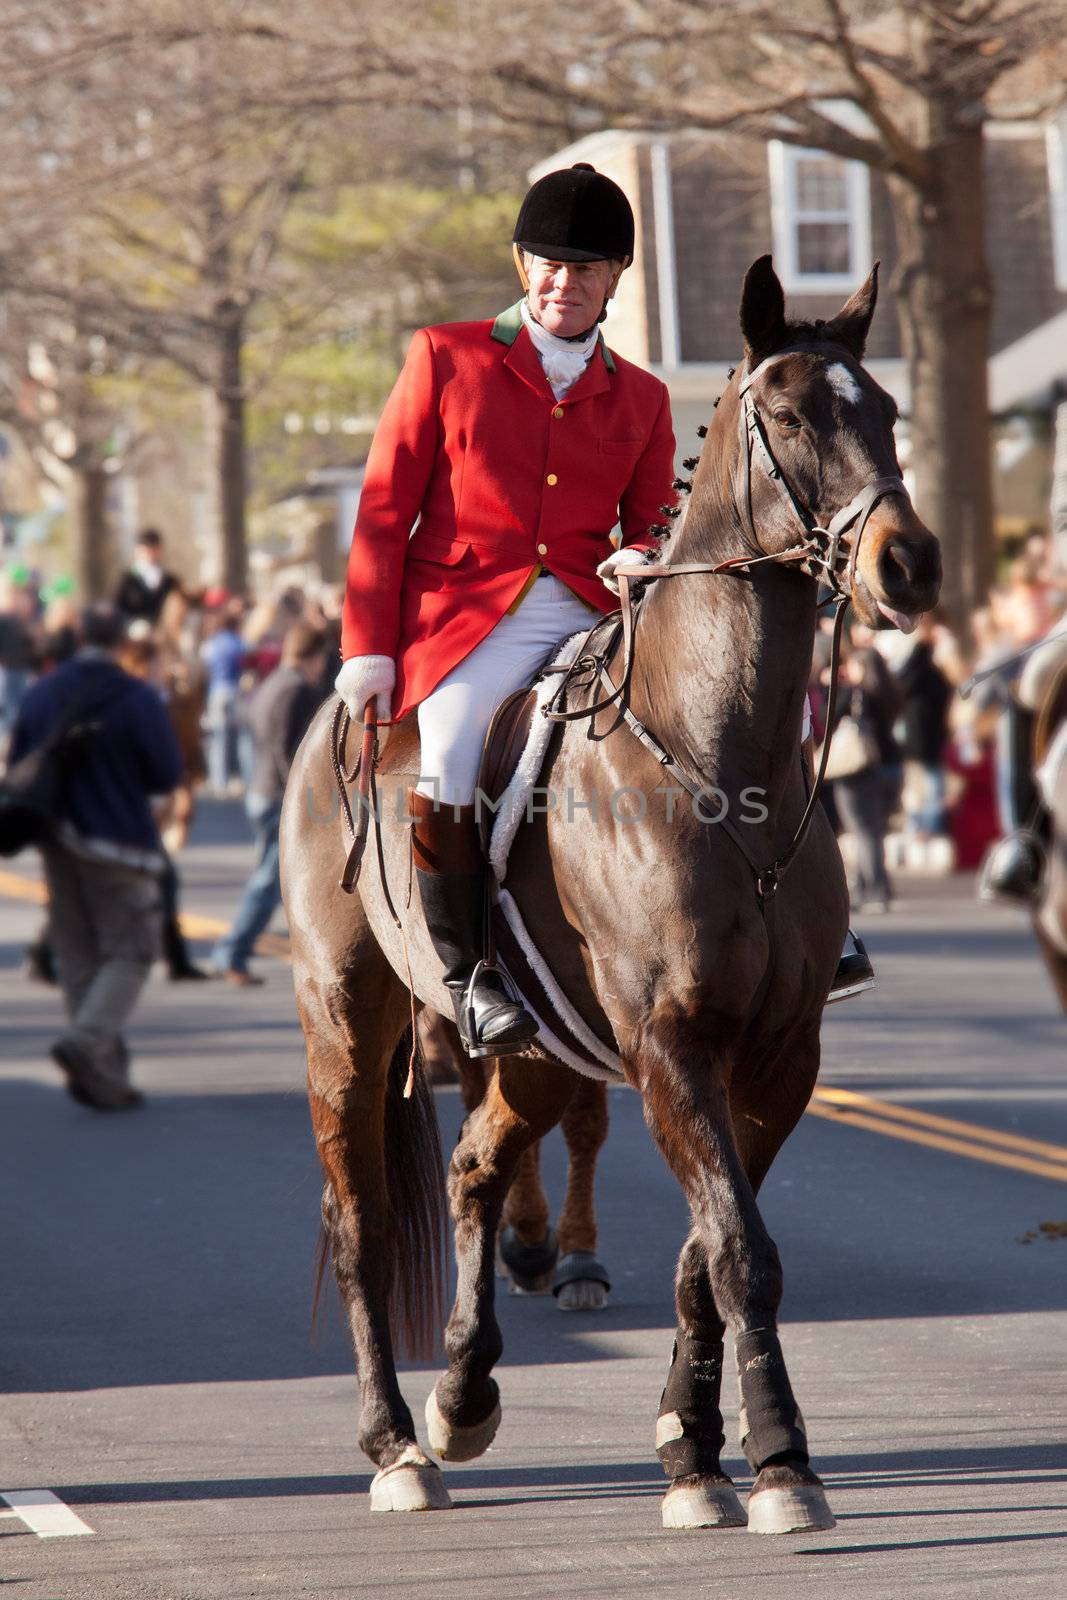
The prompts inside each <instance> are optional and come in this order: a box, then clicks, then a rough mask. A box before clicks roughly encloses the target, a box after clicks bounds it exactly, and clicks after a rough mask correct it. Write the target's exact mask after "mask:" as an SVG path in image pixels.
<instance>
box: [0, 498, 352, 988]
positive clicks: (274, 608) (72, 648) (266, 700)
mask: <svg viewBox="0 0 1067 1600" xmlns="http://www.w3.org/2000/svg"><path fill="white" fill-rule="evenodd" d="M340 605H341V592H340V590H339V589H336V588H329V587H322V588H319V589H317V590H315V591H314V592H305V591H304V590H302V589H300V588H297V587H294V586H289V587H283V588H279V589H278V590H277V591H276V592H275V593H272V594H269V595H267V596H266V597H264V598H263V599H261V600H260V601H258V602H257V603H256V604H255V605H251V604H249V602H248V601H247V600H246V599H244V598H243V597H241V596H237V595H231V594H229V593H227V592H226V591H225V590H224V589H222V588H221V587H218V586H214V587H206V588H197V587H191V586H187V585H185V584H183V583H182V582H181V581H179V579H178V577H177V576H176V575H175V574H174V573H173V572H172V571H171V570H170V569H169V568H168V565H167V562H166V554H165V549H164V543H163V540H162V538H161V536H160V535H159V534H158V533H157V532H156V531H155V530H153V529H148V530H146V531H145V532H144V533H143V534H142V535H141V536H140V538H139V539H138V541H137V545H136V548H135V551H134V559H133V561H132V563H131V565H130V567H129V568H128V570H127V571H126V572H124V573H123V574H122V577H121V579H120V580H119V582H118V584H117V586H116V589H115V592H114V594H113V596H112V597H111V600H110V603H109V604H108V605H105V606H104V607H103V610H104V611H109V612H110V613H111V614H112V616H113V618H114V622H115V643H114V648H113V650H112V651H111V652H110V653H111V655H112V657H113V659H114V662H115V665H116V666H117V667H118V668H119V669H121V673H122V675H123V679H124V681H125V680H126V679H130V678H132V679H138V680H140V681H141V682H142V683H143V684H145V685H147V686H148V687H149V688H150V689H152V690H153V691H154V694H155V695H156V696H158V702H159V703H161V705H162V706H163V707H164V708H165V711H166V720H167V721H168V722H169V726H170V731H171V733H172V734H173V736H174V740H175V743H176V746H177V748H178V750H179V751H180V756H181V763H180V770H179V772H178V774H177V777H176V781H175V782H174V783H173V784H170V785H168V793H167V794H165V795H161V796H159V797H158V798H157V799H156V801H155V802H154V803H153V813H154V814H153V824H154V828H155V829H156V830H158V842H159V846H160V850H159V862H158V866H157V868H156V876H157V878H158V883H159V889H160V896H159V897H160V899H161V907H160V909H161V912H162V918H161V940H162V945H161V952H160V953H161V954H162V955H163V956H164V957H165V959H166V962H167V967H168V971H169V974H170V976H171V977H172V978H174V979H196V978H203V977H206V976H209V975H218V976H220V977H223V978H226V979H228V980H229V981H230V982H232V983H234V984H237V985H239V986H242V987H243V986H246V985H248V984H251V983H255V982H257V981H258V980H257V979H256V978H255V977H254V976H253V974H252V973H251V971H250V970H249V966H248V956H249V954H250V952H251V950H252V947H253V945H254V943H255V939H256V937H257V936H258V934H259V933H260V932H261V931H262V930H263V928H265V927H266V925H267V923H268V922H269V920H270V917H271V915H272V913H273V911H274V909H275V908H276V906H277V903H278V899H279V894H280V890H279V885H278V863H277V831H278V816H279V812H280V802H281V795H282V790H283V788H284V783H285V777H286V774H287V772H288V764H289V762H290V761H291V759H292V756H293V754H294V753H295V750H296V747H297V745H298V744H299V742H300V739H301V737H302V736H303V733H304V730H305V728H306V726H307V724H308V722H309V721H310V718H311V716H312V715H313V714H314V711H315V709H316V708H317V706H318V705H319V704H320V703H321V701H322V700H323V699H324V698H325V696H326V695H327V694H328V693H330V692H331V690H332V687H333V678H334V676H335V674H336V671H337V664H338V661H339V659H340V632H341V626H340ZM98 609H99V608H98ZM92 615H93V612H92V608H90V610H89V611H84V610H82V609H80V608H79V606H78V605H77V603H76V600H75V597H74V596H73V595H72V594H71V593H69V592H59V593H57V592H55V591H54V590H53V591H49V590H48V589H47V588H42V586H41V585H40V584H39V583H38V582H36V581H34V578H33V576H32V575H31V574H28V573H27V572H26V571H24V570H17V571H15V572H11V573H7V574H0V769H2V767H3V764H4V761H5V758H6V756H7V753H8V751H9V747H11V748H13V746H12V741H13V740H16V741H18V740H21V739H22V736H23V724H24V723H25V721H26V718H25V716H24V715H23V716H20V712H21V708H23V707H25V706H26V705H27V703H28V702H27V696H29V695H31V693H32V692H33V691H34V689H35V686H37V685H40V684H43V683H45V682H48V681H51V679H52V678H53V675H54V674H56V673H57V672H60V671H62V670H64V669H66V668H67V667H68V666H69V667H71V668H72V669H78V668H79V663H80V662H81V661H82V659H83V658H85V657H86V656H91V655H92V654H93V647H92V644H91V641H90V640H89V639H88V637H87V634H86V631H85V630H86V626H87V625H88V624H90V623H91V618H92ZM97 620H98V621H99V618H98V619H97ZM56 681H58V679H57V680H56ZM205 793H206V794H208V795H212V796H217V797H220V798H222V797H238V796H240V797H242V798H243V800H244V803H245V807H246V810H247V812H248V816H249V820H250V823H251V826H252V834H253V838H254V840H255V843H256V849H257V861H256V867H255V870H254V871H253V873H252V876H251V878H250V880H249V883H248V885H247V886H246V889H245V891H244V893H243V895H242V897H241V901H240V904H239V905H238V907H237V909H236V913H235V918H234V923H233V927H232V928H231V929H230V931H229V932H228V933H227V934H225V935H223V937H222V938H220V939H219V941H218V943H217V945H216V946H215V948H214V950H213V952H212V957H211V963H210V968H209V970H208V971H205V970H204V969H203V968H201V967H198V966H197V965H196V964H195V962H194V961H193V959H192V956H191V953H190V950H189V948H188V945H187V943H186V941H185V939H184V937H183V934H182V927H181V922H180V919H179V916H178V903H179V878H178V872H177V868H176V863H175V856H176V853H177V852H178V851H179V850H180V849H181V847H182V845H183V844H184V843H185V840H186V838H187V836H188V831H189V827H190V824H191V822H192V819H193V815H194V812H195V808H196V803H197V797H198V796H199V795H200V794H205ZM56 943H57V941H56V939H55V933H54V928H50V927H49V926H47V925H46V926H45V928H43V929H42V931H41V935H40V937H39V938H38V939H37V940H36V941H35V943H34V945H33V946H32V947H31V950H30V951H29V953H28V970H29V971H30V973H31V975H32V976H36V977H39V978H42V979H45V980H50V981H51V980H54V979H55V978H56V977H57V976H61V974H59V973H58V971H57V966H58V963H57V962H56V960H55V955H56ZM61 959H62V958H61ZM68 965H69V962H68Z"/></svg>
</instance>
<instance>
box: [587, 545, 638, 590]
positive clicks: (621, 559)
mask: <svg viewBox="0 0 1067 1600" xmlns="http://www.w3.org/2000/svg"><path fill="white" fill-rule="evenodd" d="M651 560H652V553H651V551H649V550H635V549H634V547H633V546H632V545H628V546H626V547H625V548H624V549H622V550H613V551H612V552H611V554H610V556H608V557H607V559H606V560H604V561H602V562H601V563H600V565H599V567H597V569H596V575H597V577H598V578H599V579H600V581H601V583H602V584H603V585H604V587H605V588H606V589H610V590H611V592H612V594H618V592H619V585H618V584H617V583H616V581H615V578H614V572H615V569H616V567H647V566H648V563H649V562H650V561H651Z"/></svg>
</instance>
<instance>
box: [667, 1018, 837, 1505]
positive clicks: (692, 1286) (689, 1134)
mask: <svg viewBox="0 0 1067 1600" xmlns="http://www.w3.org/2000/svg"><path fill="white" fill-rule="evenodd" d="M653 1039H654V1040H655V1035H654V1034H653ZM656 1044H658V1045H659V1048H655V1045H656ZM653 1048H654V1055H651V1059H650V1060H649V1062H648V1065H647V1067H646V1069H645V1070H644V1071H640V1070H638V1073H637V1077H638V1080H639V1081H642V1080H643V1083H644V1089H645V1115H646V1119H647V1121H648V1125H649V1128H650V1130H651V1132H652V1135H653V1137H654V1138H655V1140H656V1142H657V1144H658V1145H659V1147H660V1149H661V1150H662V1152H663V1154H664V1156H665V1158H666V1160H667V1162H668V1163H669V1165H670V1167H671V1169H672V1171H673V1172H674V1174H675V1176H676V1177H677V1178H678V1180H679V1182H680V1183H681V1185H682V1188H683V1190H684V1191H685V1195H686V1198H687V1199H688V1201H689V1204H690V1208H691V1210H692V1214H693V1219H694V1223H695V1230H694V1234H692V1235H690V1238H689V1240H687V1242H686V1245H685V1247H684V1248H683V1250H682V1254H681V1257H680V1258H679V1264H678V1276H677V1284H676V1289H677V1303H678V1334H677V1339H676V1345H675V1355H674V1359H673V1361H672V1365H671V1371H670V1374H669V1376H668V1382H667V1388H666V1389H665V1391H664V1402H663V1404H662V1405H661V1410H660V1418H659V1422H658V1424H657V1440H656V1442H657V1448H658V1450H659V1453H660V1456H661V1459H662V1460H663V1462H664V1466H665V1469H666V1470H667V1472H668V1474H669V1475H670V1476H671V1478H672V1485H671V1488H670V1489H669V1490H668V1492H667V1494H666V1496H665V1498H664V1502H663V1520H664V1525H665V1526H666V1527H682V1528H688V1527H709V1526H710V1527H721V1526H725V1525H730V1524H735V1523H736V1521H737V1515H736V1510H737V1508H736V1506H735V1503H734V1502H735V1499H736V1497H735V1496H733V1494H732V1486H730V1485H729V1483H728V1480H725V1479H724V1477H723V1474H722V1471H721V1467H720V1465H719V1451H720V1449H721V1445H722V1417H721V1413H720V1411H719V1390H720V1384H721V1374H722V1337H723V1325H724V1324H725V1325H726V1326H728V1327H729V1328H730V1331H731V1333H732V1334H733V1337H734V1344H735V1349H736V1353H737V1362H738V1371H739V1375H740V1383H741V1405H742V1413H743V1418H744V1423H743V1431H744V1433H745V1441H744V1449H745V1454H746V1456H747V1458H748V1461H749V1463H750V1465H751V1466H752V1468H753V1471H754V1472H755V1473H756V1481H755V1484H754V1485H753V1489H752V1494H751V1496H750V1498H749V1507H748V1511H749V1527H750V1528H751V1529H752V1531H753V1532H760V1533H785V1532H800V1531H810V1530H814V1529H816V1528H825V1527H832V1526H833V1518H832V1516H831V1515H830V1510H829V1507H828V1506H827V1504H826V1497H825V1495H824V1493H823V1489H822V1485H821V1483H820V1482H819V1479H818V1478H817V1477H816V1476H815V1474H814V1472H812V1470H811V1468H810V1467H809V1465H808V1449H807V1439H806V1436H805V1433H804V1427H803V1421H802V1419H801V1417H800V1412H799V1409H798V1407H797V1403H796V1400H795V1399H794V1397H793V1391H792V1388H791V1387H790V1383H789V1377H788V1373H787V1372H786V1366H785V1359H784V1357H783V1355H782V1349H781V1345H780V1343H779V1339H778V1333H777V1313H778V1305H779V1302H780V1300H781V1296H782V1269H781V1263H780V1261H779V1258H778V1251H777V1250H776V1248H775V1246H774V1242H773V1240H772V1239H771V1238H770V1236H769V1234H768V1233H767V1230H766V1228H765V1227H764V1224H763V1219H762V1217H761V1216H760V1213H759V1209H758V1207H757V1205H756V1198H755V1191H754V1187H753V1182H752V1180H750V1178H749V1174H748V1171H747V1170H746V1164H745V1161H744V1160H743V1158H742V1155H741V1152H740V1150H739V1148H738V1141H737V1140H736V1139H735V1135H734V1125H733V1118H734V1115H736V1114H737V1111H736V1107H734V1108H732V1107H731V1105H730V1103H729V1101H728V1098H727V1091H726V1088H725V1085H726V1084H727V1083H728V1082H731V1080H734V1079H735V1075H736V1076H737V1077H741V1076H742V1074H741V1072H740V1070H739V1063H738V1062H737V1061H735V1060H731V1059H729V1058H728V1057H727V1056H726V1055H725V1054H724V1053H722V1052H715V1053H711V1052H709V1050H708V1047H707V1044H706V1042H702V1041H700V1040H699V1039H698V1038H693V1039H688V1040H684V1041H682V1040H678V1039H676V1038H675V1039H672V1040H670V1041H668V1040H667V1039H666V1038H662V1039H660V1040H655V1044H654V1046H653ZM785 1059H786V1060H787V1062H788V1065H789V1068H790V1071H789V1073H788V1076H787V1079H786V1081H787V1083H788V1086H789V1088H788V1090H786V1091H785V1099H786V1103H787V1106H788V1109H787V1110H780V1109H778V1108H777V1105H776V1110H775V1120H774V1126H773V1127H771V1128H767V1129H765V1130H763V1133H764V1136H763V1137H762V1138H761V1139H759V1140H758V1142H757V1141H756V1140H755V1139H753V1140H752V1141H750V1140H749V1138H748V1136H747V1134H746V1135H742V1137H743V1138H744V1140H745V1145H746V1155H747V1156H748V1159H749V1164H750V1165H751V1166H752V1169H753V1173H754V1176H755V1182H756V1183H757V1184H758V1183H759V1182H760V1181H761V1180H762V1177H763V1175H764V1173H765V1172H766V1170H767V1167H768V1166H769V1165H770V1161H771V1160H772V1159H773V1156H774V1152H775V1151H776V1150H777V1149H778V1147H779V1146H780V1145H781V1142H782V1140H783V1139H784V1138H785V1136H786V1133H788V1131H789V1129H790V1128H791V1127H792V1126H793V1124H794V1123H795V1121H796V1119H797V1117H799V1115H800V1112H801V1110H803V1106H804V1104H805V1103H806V1099H807V1094H808V1093H810V1071H811V1066H810V1063H811V1062H812V1061H814V1065H815V1067H817V1065H818V1040H817V1035H813V1036H812V1038H811V1039H808V1040H807V1041H806V1042H805V1045H804V1048H803V1049H801V1048H799V1047H798V1045H797V1043H796V1041H791V1043H790V1050H789V1052H788V1055H787V1056H786V1057H785ZM760 1077H761V1079H762V1080H763V1081H764V1082H765V1084H766V1086H767V1088H768V1099H770V1098H772V1097H773V1095H774V1094H775V1093H777V1092H778V1091H779V1090H780V1089H782V1083H781V1080H780V1079H779V1076H778V1074H777V1073H773V1074H771V1073H767V1072H766V1071H763V1072H761V1074H760ZM804 1083H807V1091H806V1092H805V1093H804V1094H803V1096H801V1093H800V1087H799V1086H801V1085H803V1084H804ZM681 1107H686V1108H687V1109H686V1112H685V1114H682V1113H681V1112H680V1110H679V1108H681ZM749 1109H750V1114H751V1108H749ZM743 1115H744V1114H743V1113H742V1116H743ZM752 1128H753V1130H754V1134H755V1135H759V1134H760V1132H761V1130H760V1127H759V1124H758V1123H756V1122H753V1123H752ZM701 1247H702V1248H703V1256H704V1259H703V1261H701Z"/></svg>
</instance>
